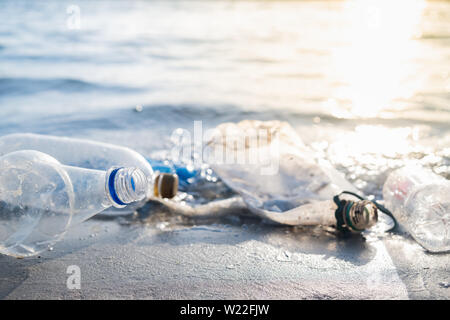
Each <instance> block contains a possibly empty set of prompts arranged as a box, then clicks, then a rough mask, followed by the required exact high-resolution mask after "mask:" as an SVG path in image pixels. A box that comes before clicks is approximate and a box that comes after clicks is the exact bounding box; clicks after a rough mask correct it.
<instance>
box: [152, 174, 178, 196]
mask: <svg viewBox="0 0 450 320" xmlns="http://www.w3.org/2000/svg"><path fill="white" fill-rule="evenodd" d="M177 192H178V176H177V175H176V174H175V173H166V172H160V173H158V175H157V176H156V178H155V184H154V195H155V197H160V198H168V199H171V198H173V197H175V195H176V194H177Z"/></svg>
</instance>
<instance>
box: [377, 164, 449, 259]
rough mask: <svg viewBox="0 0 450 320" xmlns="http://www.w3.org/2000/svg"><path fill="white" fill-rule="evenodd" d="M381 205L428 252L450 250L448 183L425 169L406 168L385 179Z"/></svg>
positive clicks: (392, 173) (416, 167)
mask: <svg viewBox="0 0 450 320" xmlns="http://www.w3.org/2000/svg"><path fill="white" fill-rule="evenodd" d="M383 197H384V201H385V206H386V207H387V208H388V209H390V210H391V211H392V212H393V214H394V216H395V217H396V219H397V220H398V222H399V224H400V226H402V227H403V228H404V229H405V230H406V231H407V232H409V233H410V234H411V236H412V237H413V238H414V239H415V240H416V241H417V242H418V243H419V244H420V245H422V246H423V247H424V248H425V249H427V250H428V251H431V252H444V251H450V181H449V180H447V179H445V178H444V177H441V176H439V175H437V174H435V173H433V172H432V171H431V170H429V169H425V168H421V167H418V166H408V167H404V168H401V169H397V170H395V171H393V172H391V174H390V175H389V176H388V178H387V180H386V182H385V184H384V186H383Z"/></svg>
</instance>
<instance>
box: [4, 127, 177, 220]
mask: <svg viewBox="0 0 450 320" xmlns="http://www.w3.org/2000/svg"><path fill="white" fill-rule="evenodd" d="M18 150H37V151H40V152H43V153H46V154H48V155H50V156H52V157H54V158H55V159H57V160H58V161H59V162H60V163H62V164H65V165H69V166H75V167H81V168H87V169H95V170H108V169H109V168H110V167H113V166H122V167H135V168H139V169H140V170H141V171H142V172H143V173H144V174H145V175H146V176H147V177H148V181H149V184H150V187H149V188H148V194H147V196H146V198H145V199H144V200H143V201H141V202H139V203H136V204H134V205H130V206H126V207H125V208H122V209H117V208H112V209H110V210H107V211H106V212H108V213H128V212H133V211H135V210H136V209H138V208H139V207H142V206H143V205H144V204H145V202H146V201H147V200H148V199H150V198H152V197H155V192H154V191H155V190H156V191H158V192H157V194H158V196H159V197H161V196H162V197H164V198H170V197H172V196H173V195H174V194H176V192H177V187H178V177H175V176H174V175H173V172H170V171H166V170H164V168H163V166H162V165H160V166H159V167H158V168H157V169H158V170H153V168H152V166H151V164H150V163H149V161H148V160H147V159H145V158H144V157H143V156H142V155H140V154H139V153H138V152H136V151H134V150H132V149H130V148H126V147H122V146H117V145H113V144H109V143H103V142H97V141H92V140H85V139H76V138H68V137H58V136H51V135H40V134H33V133H16V134H10V135H6V136H2V137H0V156H1V155H4V154H7V153H10V152H13V151H18ZM160 173H161V179H158V181H159V183H158V184H157V185H156V189H155V188H154V187H153V183H154V182H155V179H156V177H157V176H158V175H159V174H160ZM161 182H162V183H161ZM158 188H162V189H161V190H159V189H158ZM164 191H167V193H166V192H164Z"/></svg>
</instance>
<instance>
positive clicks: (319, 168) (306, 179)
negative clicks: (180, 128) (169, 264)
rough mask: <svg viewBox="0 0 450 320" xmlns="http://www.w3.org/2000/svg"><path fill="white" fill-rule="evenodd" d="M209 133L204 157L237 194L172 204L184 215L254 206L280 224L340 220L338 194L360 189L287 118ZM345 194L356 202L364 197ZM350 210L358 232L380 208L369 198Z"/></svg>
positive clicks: (234, 125)
mask: <svg viewBox="0 0 450 320" xmlns="http://www.w3.org/2000/svg"><path fill="white" fill-rule="evenodd" d="M209 137H210V139H209V140H208V141H207V142H206V144H205V147H204V149H203V160H204V161H205V162H206V163H207V164H208V165H209V166H210V167H211V168H212V169H213V171H214V173H215V174H216V175H217V176H218V177H220V179H221V180H222V181H223V182H224V183H225V184H226V185H227V186H228V187H229V188H230V189H232V190H233V191H234V192H235V193H237V194H238V195H237V196H234V197H231V198H228V199H225V200H219V201H214V202H211V203H208V204H206V205H201V206H195V207H189V206H184V207H182V206H179V205H177V204H176V203H168V204H167V205H168V206H172V207H173V208H174V209H175V210H177V211H178V212H180V213H182V214H185V215H188V216H206V215H223V214H226V213H228V212H230V211H231V212H233V211H234V212H236V211H237V210H242V209H249V210H250V211H251V212H252V213H254V214H256V215H259V216H261V217H263V218H266V219H269V220H271V221H275V222H277V223H281V224H287V225H336V224H337V221H336V216H335V211H336V209H337V205H336V204H335V202H334V201H333V197H334V196H335V195H338V194H340V193H341V192H342V191H344V190H345V191H350V192H353V193H355V194H359V192H358V190H357V189H356V188H355V187H354V186H352V185H351V184H350V183H349V182H348V181H347V180H346V179H345V178H344V176H343V175H342V174H340V173H339V172H338V171H336V170H335V169H334V168H333V167H332V166H331V165H330V164H329V163H327V162H325V161H323V160H320V159H316V157H315V156H314V154H313V153H312V152H311V151H310V150H309V149H308V148H307V147H306V146H305V145H304V144H303V143H302V140H301V139H300V137H299V136H298V135H297V133H296V132H295V131H294V129H292V127H291V126H290V125H289V124H288V123H286V122H280V121H266V122H263V121H254V120H245V121H241V122H239V123H224V124H221V125H219V126H218V127H217V128H216V129H215V130H214V132H211V135H210V136H209ZM346 197H347V198H349V199H352V200H353V201H354V202H353V203H355V204H356V203H357V201H355V200H359V199H357V198H354V197H351V196H346ZM358 203H359V202H358ZM347 213H348V216H347V217H344V219H347V220H346V223H347V225H350V224H351V223H350V222H351V221H353V227H354V228H353V231H361V230H363V229H366V228H370V227H371V226H372V225H373V224H375V222H376V221H377V212H376V209H375V208H374V206H371V205H370V204H367V203H366V202H365V203H364V204H363V205H362V206H361V205H359V204H358V205H355V206H353V207H352V208H349V210H348V212H347ZM361 217H362V219H361Z"/></svg>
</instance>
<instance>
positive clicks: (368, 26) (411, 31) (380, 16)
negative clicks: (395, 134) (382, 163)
mask: <svg viewBox="0 0 450 320" xmlns="http://www.w3.org/2000/svg"><path fill="white" fill-rule="evenodd" d="M425 6H426V2H425V1H424V0H411V1H410V0H399V1H389V0H360V1H357V0H355V1H349V2H347V3H346V5H345V7H344V15H345V17H346V18H347V19H348V21H350V22H349V23H348V25H347V26H348V29H346V30H343V32H345V33H346V43H345V45H344V46H341V47H337V48H336V49H335V50H333V66H334V68H335V72H336V77H337V79H338V80H337V81H338V85H337V86H336V91H335V92H334V99H336V100H337V101H338V102H339V108H337V106H336V104H337V103H336V101H335V100H334V99H330V101H329V102H328V103H329V105H330V107H331V109H332V110H330V111H331V112H332V113H333V115H335V116H337V117H344V118H352V117H355V116H356V117H376V116H384V117H389V110H398V108H401V104H396V103H393V102H394V101H395V100H396V99H397V100H401V99H407V98H408V97H410V96H411V95H413V93H414V92H415V91H416V90H417V88H419V87H420V83H417V82H418V81H414V82H412V81H407V80H408V79H409V78H410V75H414V74H415V73H417V72H419V70H417V67H416V66H415V65H414V61H413V60H414V58H415V56H416V55H417V53H418V52H419V50H420V47H419V46H418V43H417V41H415V40H414V38H415V37H417V36H420V29H419V23H420V21H421V17H422V13H423V10H424V8H425ZM333 106H334V107H333ZM342 106H344V108H342Z"/></svg>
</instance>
